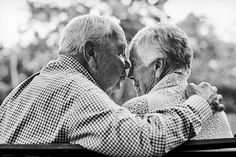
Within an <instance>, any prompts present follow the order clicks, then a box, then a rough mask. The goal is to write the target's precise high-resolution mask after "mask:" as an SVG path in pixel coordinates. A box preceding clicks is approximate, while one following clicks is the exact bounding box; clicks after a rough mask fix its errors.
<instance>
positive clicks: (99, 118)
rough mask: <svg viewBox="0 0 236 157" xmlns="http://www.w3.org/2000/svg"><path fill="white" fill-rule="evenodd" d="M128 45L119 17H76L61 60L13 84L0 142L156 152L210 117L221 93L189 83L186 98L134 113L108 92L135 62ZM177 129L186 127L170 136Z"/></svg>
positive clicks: (0, 116)
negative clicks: (147, 112) (173, 104)
mask: <svg viewBox="0 0 236 157" xmlns="http://www.w3.org/2000/svg"><path fill="white" fill-rule="evenodd" d="M126 44H127V43H126V39H125V35H124V32H123V30H122V28H121V27H120V26H119V24H118V21H115V20H113V19H111V18H106V17H102V16H93V15H83V16H79V17H77V18H74V19H73V20H71V21H70V22H69V23H68V25H67V26H66V28H65V30H64V33H63V34H62V40H61V42H60V48H59V57H58V59H57V60H54V61H51V62H50V63H48V64H47V65H46V66H45V67H44V68H43V69H42V70H41V71H40V72H38V73H36V74H35V75H33V76H31V77H30V78H28V79H27V80H25V81H24V82H23V83H21V84H20V85H19V86H17V87H16V88H15V89H13V91H12V92H11V93H10V94H9V95H8V96H7V97H6V99H5V100H4V102H3V103H2V105H1V106H0V143H14V144H17V143H18V144H32V143H35V144H37V143H45V144H47V143H71V144H80V145H81V146H83V147H85V148H87V149H90V150H93V151H96V152H99V153H102V154H105V155H111V156H152V155H163V154H164V153H166V152H168V151H169V150H171V149H173V148H174V147H176V144H175V145H173V143H175V142H176V141H178V145H179V144H181V143H183V142H184V141H186V140H187V139H188V138H190V137H192V136H193V135H194V134H195V131H196V130H198V129H199V128H200V127H201V124H202V121H205V120H206V119H207V118H208V117H209V116H210V115H212V110H211V108H210V105H209V104H208V103H207V101H209V102H211V97H212V96H214V95H216V91H215V90H214V89H213V87H212V86H210V85H206V86H204V87H200V86H194V85H192V86H191V85H190V86H189V87H191V88H188V90H187V91H186V92H187V93H188V94H189V96H190V97H189V99H188V100H187V101H185V102H184V103H183V104H180V105H179V106H177V107H173V108H169V109H166V110H163V111H158V112H156V113H155V114H153V115H150V116H148V117H146V118H143V119H141V118H140V117H137V116H135V114H132V113H131V112H130V111H128V110H127V109H126V108H124V107H120V106H119V105H117V104H115V103H114V102H113V101H112V100H111V99H110V98H109V96H108V94H110V93H111V92H112V89H113V88H115V87H118V86H119V85H117V84H119V82H120V81H121V80H122V79H124V77H125V73H124V71H125V63H126V65H127V66H126V67H128V66H129V65H128V63H127V62H125V60H126V58H125V55H124V52H125V47H126ZM143 103H145V102H143ZM172 129H179V130H181V131H180V132H177V133H175V134H167V133H168V132H170V130H172ZM176 137H184V138H181V140H179V139H178V138H176Z"/></svg>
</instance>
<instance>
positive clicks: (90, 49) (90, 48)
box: [83, 41, 95, 62]
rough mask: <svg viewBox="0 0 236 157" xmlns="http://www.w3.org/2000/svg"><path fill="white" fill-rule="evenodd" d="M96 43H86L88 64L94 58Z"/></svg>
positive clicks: (85, 57)
mask: <svg viewBox="0 0 236 157" xmlns="http://www.w3.org/2000/svg"><path fill="white" fill-rule="evenodd" d="M94 49H95V48H94V43H93V42H92V41H86V43H85V44H84V51H83V55H84V59H85V60H86V61H87V62H88V61H89V59H90V58H91V57H94Z"/></svg>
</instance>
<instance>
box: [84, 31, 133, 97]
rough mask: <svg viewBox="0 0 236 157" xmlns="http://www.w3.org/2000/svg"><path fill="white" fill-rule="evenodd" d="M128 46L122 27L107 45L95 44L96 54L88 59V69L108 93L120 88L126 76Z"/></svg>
mask: <svg viewBox="0 0 236 157" xmlns="http://www.w3.org/2000/svg"><path fill="white" fill-rule="evenodd" d="M126 46H127V42H126V39H125V35H124V32H123V30H121V28H120V30H119V34H118V35H117V36H116V37H115V38H113V39H110V40H109V41H107V43H106V44H105V45H103V46H97V45H95V46H94V56H92V57H91V58H92V59H91V58H90V59H88V66H87V70H88V71H89V72H90V74H91V75H92V76H93V78H94V79H95V81H96V82H97V83H98V84H99V85H100V87H101V88H102V89H103V90H104V91H105V92H106V93H107V94H108V95H110V94H111V93H112V92H113V90H114V89H115V88H119V87H120V85H119V84H120V81H122V80H124V79H125V77H126V73H125V68H129V64H128V62H127V59H126V56H125V48H126Z"/></svg>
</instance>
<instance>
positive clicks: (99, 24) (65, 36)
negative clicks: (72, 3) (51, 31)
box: [59, 14, 122, 54]
mask: <svg viewBox="0 0 236 157" xmlns="http://www.w3.org/2000/svg"><path fill="white" fill-rule="evenodd" d="M119 22H120V21H119V20H118V19H116V18H115V17H106V16H96V15H90V14H87V15H82V16H78V17H76V18H74V19H72V20H71V21H70V22H69V23H68V24H67V25H66V27H65V29H64V31H63V33H62V37H61V41H60V44H59V53H62V54H63V53H67V54H68V53H72V51H74V50H75V49H79V51H80V50H81V48H82V46H83V44H84V43H85V42H86V41H89V40H90V41H93V42H95V43H96V44H98V45H102V44H106V43H104V42H105V41H106V40H107V39H108V37H109V35H110V34H111V33H113V32H116V33H117V32H120V31H122V30H121V28H120V26H119Z"/></svg>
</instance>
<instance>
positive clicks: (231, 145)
mask: <svg viewBox="0 0 236 157" xmlns="http://www.w3.org/2000/svg"><path fill="white" fill-rule="evenodd" d="M196 153H201V157H203V156H209V153H211V154H212V153H215V154H216V153H217V154H216V155H217V156H218V155H219V154H218V153H224V154H225V153H227V155H226V156H227V157H228V156H229V153H232V155H234V156H235V154H236V138H226V139H211V140H195V141H187V142H185V143H184V144H182V145H181V146H179V147H178V148H176V149H174V150H172V151H171V152H169V153H167V154H166V155H165V156H167V157H169V156H175V157H177V156H190V155H196ZM0 156H3V157H17V156H22V157H23V156H24V157H39V156H40V157H54V156H66V157H69V156H86V157H92V156H96V157H99V156H101V157H102V156H103V157H105V155H101V154H98V153H96V152H93V151H90V150H87V149H85V148H83V147H82V146H80V145H72V144H0ZM226 156H225V157H226Z"/></svg>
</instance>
